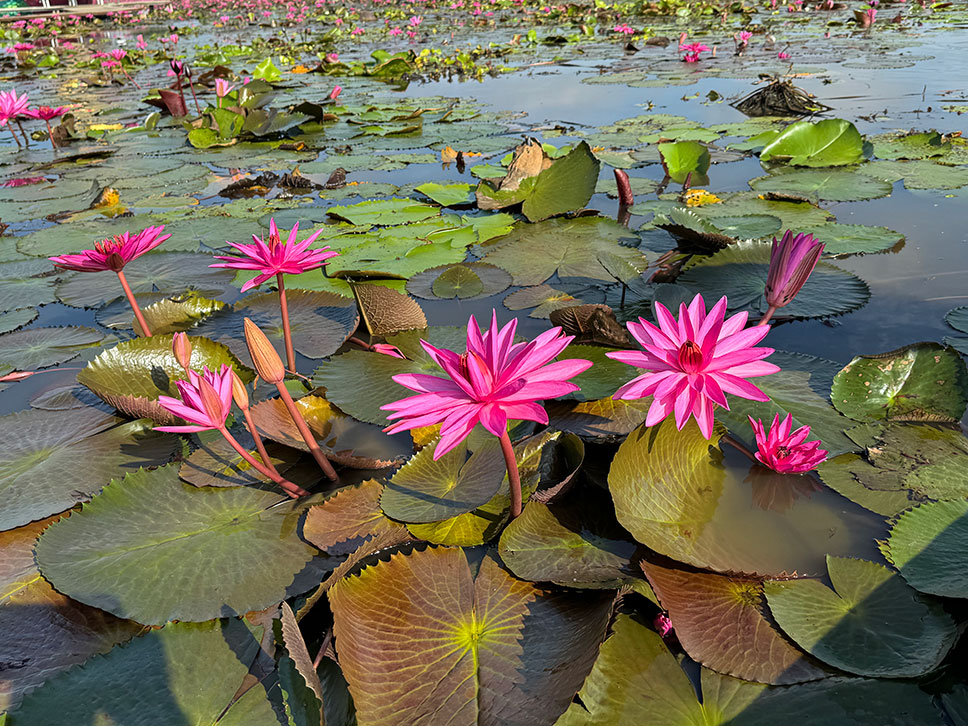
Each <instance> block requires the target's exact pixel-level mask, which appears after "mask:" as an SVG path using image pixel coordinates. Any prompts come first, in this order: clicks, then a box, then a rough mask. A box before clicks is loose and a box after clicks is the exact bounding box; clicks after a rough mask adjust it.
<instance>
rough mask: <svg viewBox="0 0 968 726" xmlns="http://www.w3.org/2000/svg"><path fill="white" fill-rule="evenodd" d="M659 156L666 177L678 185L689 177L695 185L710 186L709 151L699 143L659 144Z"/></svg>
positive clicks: (676, 142)
mask: <svg viewBox="0 0 968 726" xmlns="http://www.w3.org/2000/svg"><path fill="white" fill-rule="evenodd" d="M659 155H660V157H661V159H662V168H663V169H665V172H666V175H667V176H668V177H669V178H670V179H672V181H674V182H675V183H676V184H683V183H684V182H685V181H686V178H687V177H689V178H690V179H691V182H692V183H693V184H708V183H709V178H708V177H707V176H706V172H708V171H709V164H710V158H709V149H707V148H706V147H705V146H704V145H703V144H701V143H699V142H698V141H674V142H672V143H663V144H659Z"/></svg>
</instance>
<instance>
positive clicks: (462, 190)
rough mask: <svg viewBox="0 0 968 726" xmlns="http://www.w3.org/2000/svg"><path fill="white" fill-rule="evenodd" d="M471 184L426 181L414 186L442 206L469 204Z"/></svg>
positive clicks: (471, 200)
mask: <svg viewBox="0 0 968 726" xmlns="http://www.w3.org/2000/svg"><path fill="white" fill-rule="evenodd" d="M473 189H474V187H473V185H471V184H463V183H461V184H438V183H437V182H427V183H426V184H421V185H420V186H419V187H416V190H417V191H418V192H420V193H421V194H423V195H424V196H425V197H429V198H430V199H433V200H434V201H435V202H437V204H439V205H440V206H442V207H453V206H457V205H459V204H469V203H471V202H473V201H474V197H473V195H472V193H471V192H472V190H473Z"/></svg>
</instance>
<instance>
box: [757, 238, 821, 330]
mask: <svg viewBox="0 0 968 726" xmlns="http://www.w3.org/2000/svg"><path fill="white" fill-rule="evenodd" d="M823 249H824V243H823V242H820V241H819V240H818V239H817V238H816V237H814V236H813V235H812V234H794V232H793V230H791V229H788V230H787V231H786V232H784V233H783V237H782V238H780V240H779V241H778V240H777V238H776V237H774V238H773V246H772V247H771V248H770V270H769V272H768V273H767V276H766V291H765V297H766V304H767V305H769V309H768V310H767V312H766V315H764V316H763V318H762V319H761V320H760V325H763V324H764V323H766V322H768V321H769V320H770V318H772V317H773V313H775V312H776V311H777V309H779V308H782V307H786V306H787V305H789V304H790V303H791V302H792V301H793V298H795V297H796V296H797V293H798V292H800V290H801V288H803V286H804V285H805V284H806V282H807V279H808V278H809V277H810V273H812V272H813V270H814V268H815V267H816V266H817V262H818V261H819V260H820V255H821V254H823Z"/></svg>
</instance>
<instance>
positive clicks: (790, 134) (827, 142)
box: [760, 118, 864, 166]
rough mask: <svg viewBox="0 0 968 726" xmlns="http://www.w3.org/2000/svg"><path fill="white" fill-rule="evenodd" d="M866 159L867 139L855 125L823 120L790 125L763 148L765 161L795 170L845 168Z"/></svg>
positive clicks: (837, 120)
mask: <svg viewBox="0 0 968 726" xmlns="http://www.w3.org/2000/svg"><path fill="white" fill-rule="evenodd" d="M863 157H864V139H863V138H862V137H861V135H860V132H859V131H857V128H856V127H855V126H854V124H852V123H850V122H849V121H844V120H843V119H836V118H831V119H824V120H823V121H817V122H816V123H811V122H809V121H797V122H796V123H793V124H790V125H789V126H787V127H786V128H785V129H784V130H783V131H781V132H780V135H779V136H777V137H776V138H775V139H773V141H771V142H770V143H768V144H767V145H766V146H764V147H763V150H762V151H761V152H760V159H762V160H763V161H770V160H773V161H785V162H786V163H788V164H792V165H794V166H846V165H847V164H855V163H857V162H858V161H861V160H862V159H863Z"/></svg>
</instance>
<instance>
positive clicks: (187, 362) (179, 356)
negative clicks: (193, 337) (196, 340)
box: [171, 333, 192, 371]
mask: <svg viewBox="0 0 968 726" xmlns="http://www.w3.org/2000/svg"><path fill="white" fill-rule="evenodd" d="M171 352H172V353H174V354H175V360H177V361H178V364H179V365H180V366H181V367H182V368H184V369H185V370H186V371H187V370H189V369H190V368H191V367H192V342H191V341H190V340H189V339H188V336H187V335H185V333H175V337H174V338H172V341H171Z"/></svg>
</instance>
